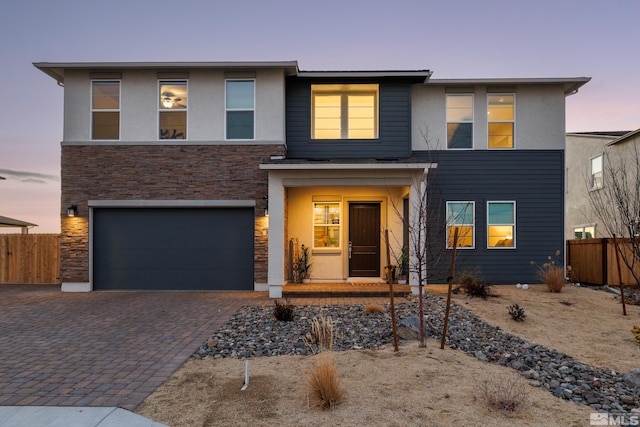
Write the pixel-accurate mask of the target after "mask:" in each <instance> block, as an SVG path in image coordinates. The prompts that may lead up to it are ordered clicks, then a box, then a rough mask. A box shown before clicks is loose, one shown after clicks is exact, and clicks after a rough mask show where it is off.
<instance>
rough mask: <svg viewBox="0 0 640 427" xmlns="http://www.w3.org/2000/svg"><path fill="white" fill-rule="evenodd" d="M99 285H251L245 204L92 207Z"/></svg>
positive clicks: (250, 227)
mask: <svg viewBox="0 0 640 427" xmlns="http://www.w3.org/2000/svg"><path fill="white" fill-rule="evenodd" d="M93 219H94V223H93V283H94V289H96V290H110V289H113V290H115V289H119V290H136V289H139V290H151V289H157V290H253V257H254V253H253V252H254V242H253V240H254V213H253V209H246V208H224V209H213V208H211V209H209V208H193V209H186V208H185V209H182V208H166V209H165V208H163V209H152V208H135V209H128V208H121V209H107V208H101V209H94V215H93Z"/></svg>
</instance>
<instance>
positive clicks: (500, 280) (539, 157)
mask: <svg viewBox="0 0 640 427" xmlns="http://www.w3.org/2000/svg"><path fill="white" fill-rule="evenodd" d="M413 154H414V156H415V157H420V158H424V159H425V160H429V161H435V162H437V163H438V168H437V169H436V170H434V171H432V173H433V179H434V180H433V182H432V183H431V186H430V187H429V188H430V190H429V191H430V194H431V195H432V197H434V199H436V200H439V202H437V203H436V204H437V206H436V207H437V209H434V211H436V212H437V215H436V216H437V218H433V220H434V221H435V223H436V224H437V222H438V221H441V223H440V225H439V226H438V225H436V228H437V227H442V223H444V215H445V213H444V211H445V207H444V204H445V201H447V200H449V201H453V200H459V201H475V217H476V221H475V230H476V236H475V237H476V239H475V249H462V250H458V251H457V263H456V271H458V272H460V271H463V270H477V271H478V272H480V273H481V274H482V276H483V277H484V279H485V280H487V281H489V282H492V283H495V284H511V283H518V282H520V283H539V280H538V279H537V278H536V271H537V269H536V267H535V266H534V265H531V261H535V262H537V263H538V264H542V263H544V262H546V260H547V257H548V256H550V255H552V256H553V255H554V254H555V252H556V251H558V250H559V251H560V255H559V256H558V257H556V260H557V261H558V262H559V264H561V265H562V264H563V260H564V152H563V151H561V150H526V151H525V150H512V151H507V150H505V151H478V150H475V151H473V150H470V151H455V152H452V151H439V152H431V153H427V152H414V153H413ZM488 201H515V202H516V235H515V239H516V249H487V217H486V209H487V202H488ZM435 240H436V241H437V242H438V245H439V247H436V248H435V253H442V252H444V253H445V255H444V256H443V257H442V258H441V259H440V262H439V263H438V265H437V266H436V267H435V268H432V270H431V271H430V275H429V276H430V277H429V282H430V283H446V278H447V276H448V274H449V273H448V271H449V267H450V262H451V251H444V250H443V246H444V237H441V238H439V239H435Z"/></svg>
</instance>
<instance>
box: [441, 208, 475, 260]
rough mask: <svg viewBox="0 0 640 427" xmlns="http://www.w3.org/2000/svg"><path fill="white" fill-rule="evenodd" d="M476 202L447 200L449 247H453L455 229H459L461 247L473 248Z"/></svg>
mask: <svg viewBox="0 0 640 427" xmlns="http://www.w3.org/2000/svg"><path fill="white" fill-rule="evenodd" d="M474 223H475V220H474V203H473V202H447V248H448V249H451V248H452V247H453V240H454V237H455V230H456V228H457V229H458V242H457V247H459V248H473V247H474V246H475V245H474V240H475V239H474V227H475V224H474Z"/></svg>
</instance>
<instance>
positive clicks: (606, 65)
mask: <svg viewBox="0 0 640 427" xmlns="http://www.w3.org/2000/svg"><path fill="white" fill-rule="evenodd" d="M0 13H1V16H2V25H1V26H0V40H1V41H0V54H1V58H2V65H1V66H0V67H1V69H2V77H3V81H4V84H3V90H2V97H3V99H4V102H3V104H2V107H0V129H2V132H1V133H0V176H4V177H5V178H7V179H6V180H0V215H2V216H8V217H12V218H17V219H21V220H24V221H28V222H33V223H36V224H39V225H40V226H39V227H36V228H35V229H33V230H32V232H36V233H57V232H59V210H60V202H59V197H60V182H59V176H60V141H61V139H62V95H63V89H62V88H60V87H58V86H57V85H56V82H55V81H54V80H53V79H52V78H50V77H48V76H46V75H45V74H44V73H42V72H40V71H38V70H37V69H36V68H34V67H33V66H32V65H31V64H32V62H41V61H42V62H44V61H48V62H85V61H232V60H240V61H242V60H244V61H261V60H265V61H281V60H297V61H298V63H299V66H300V68H301V69H302V70H326V69H329V70H357V69H378V70H387V69H430V70H432V71H434V75H433V77H434V78H439V79H442V78H465V77H466V78H482V77H579V76H588V77H592V78H593V79H592V81H591V82H590V83H588V84H587V85H586V86H584V87H583V88H582V89H581V90H580V92H579V93H578V94H577V95H574V96H571V97H569V98H568V99H567V131H571V132H574V131H575V132H578V131H596V130H633V129H637V128H639V127H640V83H638V80H639V78H640V55H639V54H638V52H640V27H639V26H638V25H637V19H638V16H640V1H638V0H609V1H606V2H605V1H603V0H602V1H600V0H593V1H584V0H537V1H525V0H523V1H514V0H506V1H502V0H485V1H482V2H479V1H477V0H458V1H456V2H448V1H444V0H441V1H438V2H435V1H430V0H414V1H404V0H388V1H377V0H366V1H356V0H323V1H315V2H308V1H304V0H303V1H300V0H298V1H291V0H234V1H226V2H218V1H192V0H183V1H180V2H176V1H171V2H169V1H165V0H153V1H152V0H148V1H142V0H112V1H109V2H100V3H98V2H95V1H91V0H56V1H51V0H46V1H44V0H35V1H11V2H5V3H4V4H3V6H2V8H1V12H0ZM10 231H17V230H14V229H4V230H2V229H0V232H10Z"/></svg>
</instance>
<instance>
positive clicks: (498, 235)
mask: <svg viewBox="0 0 640 427" xmlns="http://www.w3.org/2000/svg"><path fill="white" fill-rule="evenodd" d="M515 233H516V202H487V247H488V248H515V247H516V246H515V241H516V236H515Z"/></svg>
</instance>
